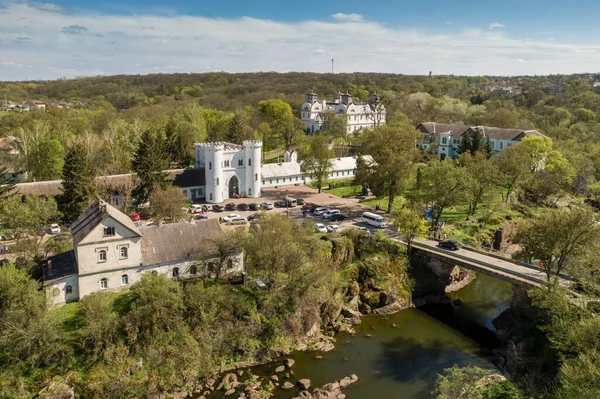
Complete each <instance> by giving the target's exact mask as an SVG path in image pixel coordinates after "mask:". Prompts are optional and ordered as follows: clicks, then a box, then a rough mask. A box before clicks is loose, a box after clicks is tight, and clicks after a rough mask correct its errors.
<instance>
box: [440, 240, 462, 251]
mask: <svg viewBox="0 0 600 399" xmlns="http://www.w3.org/2000/svg"><path fill="white" fill-rule="evenodd" d="M438 247H440V248H444V249H449V250H450V251H458V250H459V249H460V244H459V243H457V242H456V241H454V240H447V241H440V243H439V244H438Z"/></svg>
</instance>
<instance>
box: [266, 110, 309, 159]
mask: <svg viewBox="0 0 600 399" xmlns="http://www.w3.org/2000/svg"><path fill="white" fill-rule="evenodd" d="M304 129H305V126H304V122H302V121H301V120H300V119H298V118H296V117H294V116H289V115H287V114H285V115H284V116H283V117H282V118H281V119H278V120H277V121H275V122H274V123H273V131H274V132H275V134H276V135H277V137H278V138H279V140H280V141H281V142H282V143H283V145H284V147H285V149H286V150H291V149H293V148H294V147H296V146H297V145H298V144H300V142H301V141H302V139H303V138H304Z"/></svg>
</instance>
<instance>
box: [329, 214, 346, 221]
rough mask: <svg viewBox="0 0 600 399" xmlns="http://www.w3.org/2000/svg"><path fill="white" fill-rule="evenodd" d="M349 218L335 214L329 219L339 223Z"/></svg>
mask: <svg viewBox="0 0 600 399" xmlns="http://www.w3.org/2000/svg"><path fill="white" fill-rule="evenodd" d="M346 219H348V217H347V216H346V215H342V214H341V213H334V214H333V215H331V216H330V217H329V220H331V221H332V222H339V221H340V220H346Z"/></svg>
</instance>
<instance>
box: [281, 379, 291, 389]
mask: <svg viewBox="0 0 600 399" xmlns="http://www.w3.org/2000/svg"><path fill="white" fill-rule="evenodd" d="M281 388H283V389H285V390H286V391H289V390H290V389H293V388H294V384H292V383H291V382H289V381H286V382H284V383H283V385H282V386H281Z"/></svg>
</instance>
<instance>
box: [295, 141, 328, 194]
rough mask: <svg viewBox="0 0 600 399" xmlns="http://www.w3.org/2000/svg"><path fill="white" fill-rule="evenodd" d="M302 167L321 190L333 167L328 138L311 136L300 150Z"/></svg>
mask: <svg viewBox="0 0 600 399" xmlns="http://www.w3.org/2000/svg"><path fill="white" fill-rule="evenodd" d="M300 158H301V159H302V160H303V163H302V168H303V169H304V172H305V173H306V174H307V175H308V176H309V177H310V178H311V180H312V182H313V183H314V184H315V185H316V186H317V190H318V191H319V192H321V189H322V188H323V185H325V183H326V182H327V179H328V178H329V173H331V170H332V168H333V161H332V158H333V151H331V150H330V149H329V138H328V137H327V136H325V135H317V136H312V137H311V138H310V139H309V140H308V144H307V145H306V146H305V147H304V148H303V149H302V150H301V151H300Z"/></svg>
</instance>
